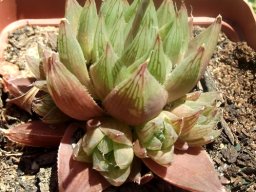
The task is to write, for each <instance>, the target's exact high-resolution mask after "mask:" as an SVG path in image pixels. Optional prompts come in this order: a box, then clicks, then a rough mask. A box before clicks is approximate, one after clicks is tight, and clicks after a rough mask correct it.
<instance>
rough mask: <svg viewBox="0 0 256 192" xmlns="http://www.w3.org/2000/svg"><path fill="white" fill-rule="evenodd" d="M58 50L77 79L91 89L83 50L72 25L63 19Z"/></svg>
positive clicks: (61, 59)
mask: <svg viewBox="0 0 256 192" xmlns="http://www.w3.org/2000/svg"><path fill="white" fill-rule="evenodd" d="M58 52H59V57H60V61H61V62H62V63H63V64H64V65H65V67H66V68H67V69H68V70H69V71H70V72H71V73H73V74H74V75H75V76H76V77H77V79H78V80H79V81H80V82H81V83H82V84H83V85H85V86H86V87H87V88H88V89H90V78H89V74H88V71H87V68H86V60H85V59H84V55H83V51H82V49H81V47H80V45H79V43H78V41H77V39H76V36H75V35H74V34H73V32H72V29H71V25H70V24H69V23H68V21H67V20H64V19H63V20H62V21H61V23H60V26H59V35H58Z"/></svg>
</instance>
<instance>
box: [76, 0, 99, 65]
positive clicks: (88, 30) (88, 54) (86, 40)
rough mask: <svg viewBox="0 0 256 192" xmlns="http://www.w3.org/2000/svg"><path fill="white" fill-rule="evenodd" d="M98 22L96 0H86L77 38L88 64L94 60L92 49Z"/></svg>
mask: <svg viewBox="0 0 256 192" xmlns="http://www.w3.org/2000/svg"><path fill="white" fill-rule="evenodd" d="M97 22H98V14H97V8H96V4H95V0H90V1H89V0H88V1H86V2H85V4H84V7H83V10H82V12H81V16H80V21H79V29H78V34H77V39H78V41H79V43H80V45H81V48H82V50H83V53H84V57H85V59H86V60H87V64H88V63H90V62H91V60H92V49H93V42H94V35H95V31H96V26H97V25H96V23H97Z"/></svg>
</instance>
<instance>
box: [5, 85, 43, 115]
mask: <svg viewBox="0 0 256 192" xmlns="http://www.w3.org/2000/svg"><path fill="white" fill-rule="evenodd" d="M38 91H39V89H38V88H36V87H32V88H31V89H30V90H29V91H27V92H26V93H24V94H23V95H21V96H19V97H15V98H13V99H9V100H8V102H9V103H14V104H15V105H17V106H19V107H20V108H21V109H23V110H25V111H27V112H28V113H30V114H32V112H31V109H32V103H33V100H34V99H35V97H36V94H37V93H38Z"/></svg>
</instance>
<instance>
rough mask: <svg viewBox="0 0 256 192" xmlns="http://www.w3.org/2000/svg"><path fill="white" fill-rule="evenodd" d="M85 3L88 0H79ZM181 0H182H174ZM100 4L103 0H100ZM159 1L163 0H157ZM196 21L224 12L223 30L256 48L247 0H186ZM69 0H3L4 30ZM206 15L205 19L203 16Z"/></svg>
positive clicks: (0, 24) (0, 23)
mask: <svg viewBox="0 0 256 192" xmlns="http://www.w3.org/2000/svg"><path fill="white" fill-rule="evenodd" d="M78 1H79V3H81V4H83V2H84V1H85V0H78ZM174 1H175V2H176V3H177V4H180V2H181V0H174ZM96 2H97V3H98V4H99V3H100V2H101V0H96ZM155 2H157V3H158V4H159V3H160V2H161V1H159V0H155ZM185 3H186V6H187V8H188V9H189V12H192V13H193V16H194V17H195V21H196V22H195V23H196V24H200V25H208V24H209V21H212V19H213V18H215V17H216V16H217V15H219V14H220V15H222V17H223V21H224V23H227V24H228V25H224V26H223V31H224V32H225V33H226V34H227V35H228V37H229V38H230V39H231V40H233V41H246V42H247V43H248V44H249V45H250V46H251V47H252V48H254V49H256V35H255V34H256V16H255V14H254V12H253V10H252V8H251V7H250V6H249V5H248V3H246V2H245V1H244V0H186V1H185ZM64 7H65V0H54V1H53V0H1V1H0V32H1V31H2V30H3V28H4V27H6V26H7V25H8V24H10V23H12V22H14V21H16V20H20V19H31V18H33V19H42V18H61V17H63V15H64V10H65V9H64ZM202 19H204V20H202Z"/></svg>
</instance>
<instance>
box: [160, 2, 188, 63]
mask: <svg viewBox="0 0 256 192" xmlns="http://www.w3.org/2000/svg"><path fill="white" fill-rule="evenodd" d="M170 25H171V28H170V30H169V31H168V33H167V35H166V36H165V38H164V39H163V42H164V50H165V53H166V55H168V56H169V58H170V59H171V61H172V63H173V64H174V65H177V64H179V62H180V61H181V60H182V59H183V57H184V55H185V53H186V51H187V48H188V42H189V39H190V29H189V25H188V15H187V9H186V7H185V5H184V4H182V6H181V9H180V10H179V12H178V13H177V14H176V18H175V19H174V21H173V23H170Z"/></svg>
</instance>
